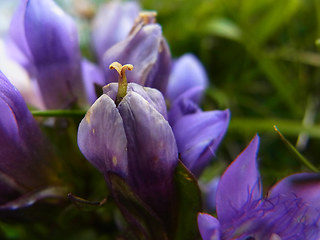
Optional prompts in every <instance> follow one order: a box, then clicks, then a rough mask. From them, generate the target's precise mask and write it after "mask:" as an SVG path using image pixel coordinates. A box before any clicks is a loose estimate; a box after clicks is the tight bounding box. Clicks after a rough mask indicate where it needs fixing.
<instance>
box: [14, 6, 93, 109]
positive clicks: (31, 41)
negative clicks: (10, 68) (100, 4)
mask: <svg viewBox="0 0 320 240" xmlns="http://www.w3.org/2000/svg"><path fill="white" fill-rule="evenodd" d="M9 35H10V40H9V43H8V48H9V49H10V54H11V57H12V58H13V59H14V60H15V61H17V62H19V63H20V64H21V65H22V66H24V68H25V69H26V70H27V71H28V73H29V75H30V79H31V81H33V84H32V85H33V86H34V92H35V93H36V94H35V95H36V96H37V95H40V99H41V101H42V104H39V106H40V107H41V108H48V109H54V108H67V107H71V106H72V105H75V104H78V105H81V106H83V105H86V104H87V102H88V99H87V95H88V94H87V93H86V90H85V83H84V81H89V82H93V81H94V80H93V79H91V78H90V79H86V78H84V77H83V76H82V73H83V71H82V58H81V53H80V48H79V44H78V37H77V31H76V26H75V24H74V22H73V20H72V19H71V18H70V17H69V16H68V15H66V14H65V13H64V12H63V11H62V10H61V9H60V8H59V7H58V6H57V5H56V4H55V2H54V1H53V0H21V2H20V5H19V7H18V9H17V11H16V13H15V15H14V17H13V19H12V23H11V26H10V30H9ZM84 71H85V70H84ZM96 71H98V70H96ZM37 93H38V94H37ZM26 101H28V102H31V101H29V99H26ZM91 101H92V100H91Z"/></svg>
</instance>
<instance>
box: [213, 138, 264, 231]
mask: <svg viewBox="0 0 320 240" xmlns="http://www.w3.org/2000/svg"><path fill="white" fill-rule="evenodd" d="M258 146H259V136H258V135H256V136H255V137H254V138H253V139H252V140H251V142H250V144H249V145H248V146H247V147H246V149H245V150H244V151H243V152H242V153H240V155H239V156H238V157H237V158H236V159H235V160H234V161H233V162H232V164H231V165H230V166H229V167H228V168H227V170H226V171H225V172H224V174H223V175H222V177H221V178H220V182H219V185H218V189H217V195H216V207H217V214H218V218H219V221H220V223H221V224H222V225H223V224H224V223H230V222H231V221H232V220H233V219H234V218H236V217H237V214H238V213H239V212H240V213H241V208H242V207H243V206H244V205H245V204H246V203H250V202H253V201H255V200H258V199H260V198H261V189H260V178H259V172H258V169H257V152H258Z"/></svg>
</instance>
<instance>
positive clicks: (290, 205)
mask: <svg viewBox="0 0 320 240" xmlns="http://www.w3.org/2000/svg"><path fill="white" fill-rule="evenodd" d="M258 145H259V137H258V136H256V137H255V138H254V139H253V140H252V141H251V143H250V144H249V145H248V147H247V148H246V149H245V150H244V151H243V152H242V153H241V154H240V155H239V156H238V157H237V158H236V160H234V161H233V163H232V164H231V165H230V166H229V167H228V168H227V170H226V171H225V173H224V174H223V176H222V177H221V179H220V182H219V185H218V189H217V194H216V208H217V215H218V218H215V217H213V216H210V215H208V214H205V213H200V214H199V215H198V225H199V229H200V233H201V236H202V238H203V239H204V240H206V239H208V240H209V239H217V240H219V239H221V240H226V239H239V240H240V239H259V240H289V239H290V240H291V239H295V240H303V239H304V240H313V239H319V237H320V230H319V229H320V201H319V200H320V178H319V177H320V176H319V174H317V173H300V174H294V175H291V176H289V177H286V178H284V179H283V180H281V181H280V182H279V183H278V184H276V185H275V186H274V187H273V188H272V189H271V190H270V191H269V193H268V194H267V196H266V197H262V196H261V195H262V190H261V186H260V176H259V172H258V170H257V151H258Z"/></svg>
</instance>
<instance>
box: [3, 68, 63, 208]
mask: <svg viewBox="0 0 320 240" xmlns="http://www.w3.org/2000/svg"><path fill="white" fill-rule="evenodd" d="M0 112H1V118H0V135H1V138H0V208H1V209H2V206H1V205H3V204H6V203H7V202H9V201H12V200H15V199H17V198H18V197H20V196H22V195H23V194H25V193H27V192H30V191H33V190H37V189H41V188H43V187H47V186H48V185H51V184H55V183H57V178H56V175H55V173H54V165H53V162H52V161H50V160H52V155H51V154H50V152H51V151H50V149H48V147H47V146H46V141H45V139H44V137H43V136H42V134H41V132H40V129H39V128H38V126H37V124H36V122H35V120H34V119H33V117H32V115H31V113H30V111H29V110H28V108H27V106H26V104H25V102H24V100H23V98H22V96H21V95H20V93H19V92H18V90H17V89H16V88H15V87H14V86H13V85H12V84H11V83H10V82H9V80H8V79H7V78H6V77H5V76H4V75H3V73H2V72H0Z"/></svg>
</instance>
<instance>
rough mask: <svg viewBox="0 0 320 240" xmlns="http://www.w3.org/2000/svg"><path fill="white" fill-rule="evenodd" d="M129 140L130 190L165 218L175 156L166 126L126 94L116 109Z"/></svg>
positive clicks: (144, 103)
mask: <svg viewBox="0 0 320 240" xmlns="http://www.w3.org/2000/svg"><path fill="white" fill-rule="evenodd" d="M118 109H119V112H120V114H121V116H122V119H123V122H124V128H125V132H126V136H127V140H128V158H129V159H130V161H129V173H130V183H131V186H133V188H134V189H135V190H136V192H137V193H138V195H139V196H140V197H141V198H142V199H143V200H144V201H145V202H147V203H148V204H149V205H150V206H151V207H152V208H153V209H156V211H157V212H158V214H160V215H166V214H167V211H168V209H167V207H168V204H169V199H170V196H171V194H172V189H173V182H172V180H173V171H174V169H175V167H176V165H177V162H178V152H177V147H176V142H175V138H174V135H173V133H172V130H171V127H170V125H169V123H168V122H167V121H166V120H165V119H164V117H163V116H162V115H161V114H160V113H159V112H158V111H157V110H156V109H155V108H154V107H153V106H152V105H151V104H149V103H148V102H147V101H146V100H145V99H144V98H143V97H141V96H140V95H139V94H137V93H136V92H133V91H129V92H128V93H127V95H126V96H125V97H124V99H123V100H122V101H121V102H120V104H119V106H118Z"/></svg>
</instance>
